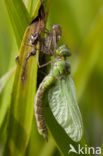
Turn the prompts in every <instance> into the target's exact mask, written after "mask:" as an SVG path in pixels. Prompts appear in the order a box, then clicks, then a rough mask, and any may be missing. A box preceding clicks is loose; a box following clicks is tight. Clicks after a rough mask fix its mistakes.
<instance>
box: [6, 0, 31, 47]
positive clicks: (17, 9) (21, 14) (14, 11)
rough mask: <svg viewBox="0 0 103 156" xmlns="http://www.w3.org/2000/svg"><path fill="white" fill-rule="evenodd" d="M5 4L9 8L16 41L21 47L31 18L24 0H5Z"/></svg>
mask: <svg viewBox="0 0 103 156" xmlns="http://www.w3.org/2000/svg"><path fill="white" fill-rule="evenodd" d="M5 6H6V8H7V11H8V15H9V18H10V22H11V24H12V28H13V31H14V34H15V38H16V42H17V45H18V48H19V47H20V44H21V41H22V37H23V34H24V31H25V29H26V27H27V25H28V24H29V23H30V21H31V18H30V15H29V14H28V12H27V10H26V7H25V5H24V3H23V1H22V0H17V1H15V0H5Z"/></svg>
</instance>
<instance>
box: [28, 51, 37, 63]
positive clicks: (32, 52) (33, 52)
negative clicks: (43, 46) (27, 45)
mask: <svg viewBox="0 0 103 156" xmlns="http://www.w3.org/2000/svg"><path fill="white" fill-rule="evenodd" d="M35 54H36V52H35V51H31V52H30V53H29V54H28V55H27V56H26V62H27V61H28V60H29V58H30V57H31V56H34V55H35Z"/></svg>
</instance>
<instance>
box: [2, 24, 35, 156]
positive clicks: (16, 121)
mask: <svg viewBox="0 0 103 156" xmlns="http://www.w3.org/2000/svg"><path fill="white" fill-rule="evenodd" d="M30 28H31V27H27V29H26V32H25V34H24V38H23V41H22V46H21V48H20V55H19V63H20V62H23V64H22V63H20V64H19V63H18V65H17V68H16V72H15V78H14V83H13V88H12V96H11V102H10V119H9V124H8V135H7V142H6V145H5V151H4V155H11V154H13V153H15V156H16V155H23V154H24V152H25V149H26V147H27V144H28V140H29V136H30V131H31V124H32V117H33V104H34V96H35V92H36V78H37V75H36V73H37V59H36V57H32V58H31V59H30V61H29V62H28V66H27V70H26V73H27V75H26V79H25V81H23V80H21V75H22V73H23V69H24V68H23V66H24V65H25V57H26V56H27V54H28V53H29V52H31V51H33V47H30V46H25V45H24V43H25V42H26V40H27V38H28V37H29V36H30V34H31V33H32V31H31V29H30ZM19 136H20V137H19ZM13 155H14V154H13Z"/></svg>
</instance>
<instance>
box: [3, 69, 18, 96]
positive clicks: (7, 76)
mask: <svg viewBox="0 0 103 156" xmlns="http://www.w3.org/2000/svg"><path fill="white" fill-rule="evenodd" d="M14 70H15V68H12V69H11V70H10V71H8V72H7V73H6V74H5V75H3V76H2V77H1V78H0V94H1V92H2V91H3V89H4V87H5V86H6V84H7V82H8V80H9V79H10V77H11V76H12V74H13V72H14Z"/></svg>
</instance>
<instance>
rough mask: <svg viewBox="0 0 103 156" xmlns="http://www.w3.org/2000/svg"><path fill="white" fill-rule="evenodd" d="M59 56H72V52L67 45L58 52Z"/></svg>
mask: <svg viewBox="0 0 103 156" xmlns="http://www.w3.org/2000/svg"><path fill="white" fill-rule="evenodd" d="M56 55H57V56H67V57H68V56H71V52H70V50H69V49H68V47H67V45H62V46H60V47H59V48H58V49H57V50H56Z"/></svg>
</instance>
